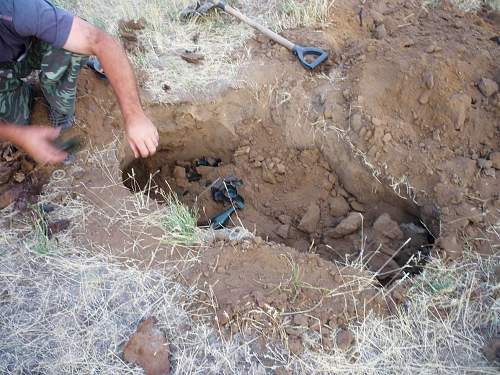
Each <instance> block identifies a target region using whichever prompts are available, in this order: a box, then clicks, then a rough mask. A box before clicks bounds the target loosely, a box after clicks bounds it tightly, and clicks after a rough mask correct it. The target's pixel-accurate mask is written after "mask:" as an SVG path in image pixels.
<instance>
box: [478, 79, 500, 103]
mask: <svg viewBox="0 0 500 375" xmlns="http://www.w3.org/2000/svg"><path fill="white" fill-rule="evenodd" d="M477 88H478V89H479V91H481V94H483V95H484V96H486V97H487V98H488V97H490V96H492V95H493V94H495V93H496V92H497V91H498V84H497V83H496V82H495V81H493V80H492V79H489V78H481V79H480V80H479V82H478V83H477Z"/></svg>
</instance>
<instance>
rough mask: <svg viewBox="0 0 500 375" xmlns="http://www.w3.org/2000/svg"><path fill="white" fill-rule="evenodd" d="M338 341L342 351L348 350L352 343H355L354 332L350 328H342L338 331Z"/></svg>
mask: <svg viewBox="0 0 500 375" xmlns="http://www.w3.org/2000/svg"><path fill="white" fill-rule="evenodd" d="M335 341H336V343H337V347H338V348H339V349H340V350H342V351H346V350H348V349H349V348H350V347H351V346H352V344H353V343H354V335H353V334H352V332H351V331H349V330H348V329H341V330H340V331H339V332H338V333H337V337H336V339H335Z"/></svg>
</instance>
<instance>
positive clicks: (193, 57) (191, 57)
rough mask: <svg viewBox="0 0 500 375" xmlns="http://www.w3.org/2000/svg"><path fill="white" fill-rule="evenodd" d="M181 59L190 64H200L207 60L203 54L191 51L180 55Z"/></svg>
mask: <svg viewBox="0 0 500 375" xmlns="http://www.w3.org/2000/svg"><path fill="white" fill-rule="evenodd" d="M180 55H181V58H182V59H183V60H184V61H186V62H188V63H190V64H195V65H197V64H200V63H201V62H202V61H203V60H205V56H203V55H202V54H201V53H195V52H191V51H184V52H183V53H181V54H180Z"/></svg>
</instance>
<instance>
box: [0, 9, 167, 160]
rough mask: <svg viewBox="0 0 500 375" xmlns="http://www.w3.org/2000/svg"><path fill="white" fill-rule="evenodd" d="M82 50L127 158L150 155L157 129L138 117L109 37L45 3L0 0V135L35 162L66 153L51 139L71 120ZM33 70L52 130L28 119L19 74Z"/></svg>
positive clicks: (120, 56) (128, 78)
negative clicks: (119, 119) (118, 120)
mask: <svg viewBox="0 0 500 375" xmlns="http://www.w3.org/2000/svg"><path fill="white" fill-rule="evenodd" d="M89 55H95V56H97V57H98V59H99V60H100V62H101V65H102V67H103V69H104V71H106V76H107V77H108V79H109V81H110V83H111V86H112V87H113V90H114V92H115V94H116V96H117V98H118V102H119V104H120V108H121V111H122V114H123V118H124V121H125V122H124V128H125V131H126V134H127V140H128V143H129V145H130V147H131V149H132V151H133V152H134V155H135V157H140V156H142V157H147V156H150V155H152V154H154V153H155V152H156V149H157V147H158V138H159V137H158V131H157V129H156V127H155V126H154V125H153V123H152V122H151V120H150V119H149V118H148V117H147V116H146V115H145V114H144V112H143V110H142V107H141V103H140V100H139V94H138V90H137V84H136V80H135V77H134V73H133V70H132V67H131V66H130V63H129V61H128V59H127V56H126V54H125V52H124V50H123V48H122V47H121V46H120V44H119V43H118V42H117V41H116V40H115V39H114V38H113V37H111V36H110V35H108V34H107V33H105V32H104V31H102V30H100V29H99V28H97V27H95V26H92V25H90V24H89V23H87V22H86V21H84V20H82V19H81V18H78V17H76V16H73V15H72V14H70V13H69V12H67V11H66V10H63V9H61V8H58V7H56V6H54V5H52V4H51V3H50V2H49V1H47V0H0V140H6V141H9V142H12V143H14V144H15V145H17V146H19V147H21V148H22V149H23V150H24V151H26V152H27V153H28V154H29V155H30V156H31V157H33V158H34V159H35V160H36V161H38V162H41V163H50V164H56V163H59V162H61V161H63V160H64V158H65V157H66V156H67V155H66V153H65V152H63V151H61V150H59V149H57V148H56V147H55V146H54V145H53V141H54V140H55V139H56V138H57V137H58V136H59V133H60V131H61V129H67V128H69V127H71V125H72V124H73V121H74V113H75V99H76V88H77V79H78V75H79V73H80V70H81V68H82V67H83V66H84V65H85V64H86V62H87V58H88V56H89ZM33 70H40V74H39V80H40V86H41V89H42V92H43V95H44V97H45V100H46V101H47V104H48V110H49V119H50V121H51V122H52V124H53V125H54V126H55V127H49V126H41V125H40V126H25V125H28V124H29V123H30V119H31V107H32V103H33V92H32V88H31V86H30V85H29V84H27V83H26V82H24V81H23V80H22V78H25V77H27V76H28V75H29V74H30V73H31V72H32V71H33Z"/></svg>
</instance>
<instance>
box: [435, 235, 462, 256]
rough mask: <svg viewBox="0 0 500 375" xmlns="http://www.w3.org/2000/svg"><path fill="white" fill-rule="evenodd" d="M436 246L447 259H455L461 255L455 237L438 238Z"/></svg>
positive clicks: (460, 248)
mask: <svg viewBox="0 0 500 375" xmlns="http://www.w3.org/2000/svg"><path fill="white" fill-rule="evenodd" d="M436 245H437V246H438V247H439V248H440V249H441V250H442V251H443V252H444V254H445V255H446V258H447V259H457V258H458V257H460V256H461V255H462V252H463V251H462V250H463V249H462V247H461V246H460V245H459V244H458V242H457V237H456V236H455V235H451V234H450V235H447V236H442V237H439V239H438V240H437V243H436Z"/></svg>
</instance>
